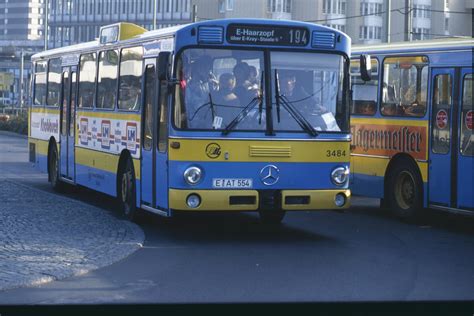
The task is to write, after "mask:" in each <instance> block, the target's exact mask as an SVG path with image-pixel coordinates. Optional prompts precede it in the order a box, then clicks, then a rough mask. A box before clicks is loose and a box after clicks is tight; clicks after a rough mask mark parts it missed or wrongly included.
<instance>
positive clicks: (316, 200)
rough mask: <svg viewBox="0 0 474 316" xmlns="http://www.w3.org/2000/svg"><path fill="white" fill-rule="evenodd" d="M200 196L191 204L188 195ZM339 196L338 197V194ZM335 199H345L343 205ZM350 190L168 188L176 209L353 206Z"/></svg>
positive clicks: (335, 207)
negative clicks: (337, 203) (197, 201)
mask: <svg viewBox="0 0 474 316" xmlns="http://www.w3.org/2000/svg"><path fill="white" fill-rule="evenodd" d="M190 196H193V198H194V199H196V196H198V198H199V201H200V203H199V205H198V206H197V207H190V206H189V205H188V203H187V201H188V198H189V197H190ZM336 197H338V198H336ZM336 200H338V201H339V202H340V201H341V200H343V201H344V204H343V205H342V206H337V205H336ZM350 200H351V191H350V190H347V189H340V190H261V191H257V190H178V189H170V190H169V206H170V208H171V209H172V210H177V211H237V212H239V211H257V210H259V209H267V208H268V209H270V208H272V209H273V208H276V209H282V210H285V211H293V210H294V211H296V210H301V211H302V210H305V211H311V210H330V209H346V208H348V207H349V206H350Z"/></svg>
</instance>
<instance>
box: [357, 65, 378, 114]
mask: <svg viewBox="0 0 474 316" xmlns="http://www.w3.org/2000/svg"><path fill="white" fill-rule="evenodd" d="M371 67H372V80H370V81H364V80H362V78H361V74H360V62H359V59H357V60H352V61H351V69H350V72H351V84H352V106H351V114H360V115H374V114H375V112H376V108H377V100H378V88H379V72H378V60H377V59H372V60H371Z"/></svg>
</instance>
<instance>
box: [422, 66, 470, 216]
mask: <svg viewBox="0 0 474 316" xmlns="http://www.w3.org/2000/svg"><path fill="white" fill-rule="evenodd" d="M457 73H458V70H457V69H455V68H433V70H432V73H431V98H430V100H431V136H430V137H431V148H430V153H429V156H430V158H429V174H428V182H429V184H428V186H429V188H428V198H429V203H430V204H431V205H433V206H442V207H453V208H454V207H456V204H457V202H456V201H457V194H458V191H459V188H458V183H457V178H458V177H457V173H458V171H457V170H458V167H459V166H458V165H457V162H458V152H459V147H458V142H457V139H458V120H457V119H456V118H457V117H458V112H459V111H458V109H459V98H458V96H459V94H458V89H457V87H458V78H457ZM471 175H472V173H471Z"/></svg>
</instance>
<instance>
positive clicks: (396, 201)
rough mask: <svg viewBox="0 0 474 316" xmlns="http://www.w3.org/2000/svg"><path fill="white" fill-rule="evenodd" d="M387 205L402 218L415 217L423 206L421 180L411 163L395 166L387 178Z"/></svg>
mask: <svg viewBox="0 0 474 316" xmlns="http://www.w3.org/2000/svg"><path fill="white" fill-rule="evenodd" d="M388 181H389V182H388V192H387V193H388V199H387V202H388V206H389V208H390V209H391V210H392V211H393V212H394V214H395V215H396V216H397V217H399V218H402V219H415V218H416V217H417V216H418V215H420V213H421V210H422V208H423V182H422V180H421V177H420V175H419V172H418V170H417V169H416V168H415V167H414V166H413V163H411V162H408V161H406V162H405V161H404V162H403V163H401V164H398V165H397V166H395V168H394V169H393V170H392V172H390V176H389V179H388Z"/></svg>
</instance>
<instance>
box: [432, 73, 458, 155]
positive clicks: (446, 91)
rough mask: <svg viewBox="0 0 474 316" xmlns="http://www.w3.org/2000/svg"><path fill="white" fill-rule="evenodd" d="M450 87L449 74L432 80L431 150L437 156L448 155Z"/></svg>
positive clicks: (449, 143)
mask: <svg viewBox="0 0 474 316" xmlns="http://www.w3.org/2000/svg"><path fill="white" fill-rule="evenodd" d="M452 85H453V82H452V78H451V76H450V75H449V74H442V75H437V76H436V77H435V78H434V89H433V111H432V112H433V120H432V121H433V128H432V136H431V137H432V140H431V147H432V148H431V149H432V151H433V152H434V153H437V154H447V153H449V149H450V145H451V131H450V130H451V126H450V125H451V124H450V122H451V119H450V117H451V112H452V111H451V107H452V104H453V96H452V89H453V86H452Z"/></svg>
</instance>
